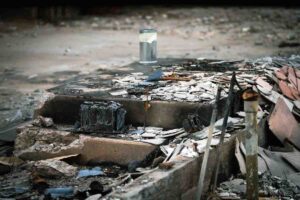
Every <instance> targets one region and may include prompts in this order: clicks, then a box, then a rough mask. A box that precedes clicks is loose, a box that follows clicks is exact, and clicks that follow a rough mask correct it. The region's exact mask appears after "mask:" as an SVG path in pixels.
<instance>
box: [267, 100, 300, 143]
mask: <svg viewBox="0 0 300 200" xmlns="http://www.w3.org/2000/svg"><path fill="white" fill-rule="evenodd" d="M269 125H270V129H271V131H272V132H273V133H274V135H276V137H277V138H278V139H279V140H280V141H281V142H284V140H286V139H287V140H289V141H290V142H292V143H293V144H294V145H295V146H296V147H298V148H299V149H300V128H299V125H298V122H297V121H296V119H295V117H294V116H293V114H292V113H291V112H290V110H289V108H288V107H287V105H286V104H285V102H284V100H283V99H281V98H279V99H278V101H277V103H276V106H275V108H274V110H273V112H272V114H271V117H270V120H269Z"/></svg>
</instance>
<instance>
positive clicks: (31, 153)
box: [14, 127, 83, 160]
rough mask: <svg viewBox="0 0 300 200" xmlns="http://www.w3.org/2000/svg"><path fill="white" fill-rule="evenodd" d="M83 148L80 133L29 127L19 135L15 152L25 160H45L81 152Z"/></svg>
mask: <svg viewBox="0 0 300 200" xmlns="http://www.w3.org/2000/svg"><path fill="white" fill-rule="evenodd" d="M82 148H83V144H82V142H81V141H79V139H78V135H73V134H72V133H70V132H67V131H58V130H51V129H44V128H38V127H28V128H24V129H23V130H22V131H21V132H20V133H19V134H18V135H17V138H16V140H15V151H14V154H15V155H16V156H17V157H19V158H21V159H24V160H44V159H49V158H54V157H58V156H66V155H71V154H79V153H80V151H81V149H82Z"/></svg>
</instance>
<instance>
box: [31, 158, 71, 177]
mask: <svg viewBox="0 0 300 200" xmlns="http://www.w3.org/2000/svg"><path fill="white" fill-rule="evenodd" d="M34 168H35V172H36V173H37V174H38V175H40V176H42V177H49V178H52V177H53V178H59V177H61V176H68V177H73V176H75V174H76V172H77V167H74V166H72V165H69V164H68V163H66V162H64V161H61V160H55V159H47V160H40V161H37V162H35V163H34Z"/></svg>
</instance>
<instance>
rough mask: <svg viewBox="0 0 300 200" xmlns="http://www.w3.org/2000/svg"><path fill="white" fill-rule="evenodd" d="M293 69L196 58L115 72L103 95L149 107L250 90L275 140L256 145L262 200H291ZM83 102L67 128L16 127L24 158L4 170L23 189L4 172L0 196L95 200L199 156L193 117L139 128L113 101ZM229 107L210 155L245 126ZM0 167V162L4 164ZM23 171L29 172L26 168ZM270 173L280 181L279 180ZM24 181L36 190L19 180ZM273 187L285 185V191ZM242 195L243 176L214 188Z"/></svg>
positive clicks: (197, 118) (201, 141) (240, 151)
mask: <svg viewBox="0 0 300 200" xmlns="http://www.w3.org/2000/svg"><path fill="white" fill-rule="evenodd" d="M299 66H300V58H299V57H298V56H294V57H290V58H264V59H258V60H251V61H228V62H227V61H222V60H207V59H198V60H194V61H188V62H185V63H183V64H181V65H172V66H167V65H161V66H157V67H156V71H154V72H153V73H152V74H151V73H150V74H147V73H145V74H144V73H141V72H135V73H131V74H130V75H120V76H115V78H114V80H113V85H112V88H110V90H107V91H108V93H110V95H111V96H113V97H126V98H130V99H135V100H137V99H138V100H142V101H145V102H147V104H149V105H150V107H149V109H151V101H153V100H162V101H175V102H176V101H179V102H185V101H187V102H193V103H208V104H211V103H213V102H214V101H215V97H216V88H217V87H219V86H220V87H222V88H223V92H222V93H221V99H222V98H223V99H224V98H226V97H228V94H231V93H230V92H229V91H233V90H235V91H237V90H238V92H232V94H233V96H234V98H232V99H235V100H238V99H239V97H240V96H239V95H240V94H241V93H240V92H239V90H244V89H246V88H250V87H251V88H253V89H254V90H256V91H258V92H259V94H260V95H261V97H262V98H261V102H260V103H259V108H258V113H257V119H258V122H260V121H263V119H264V118H266V116H268V123H266V130H263V131H262V134H269V137H271V136H274V137H275V138H278V139H279V141H278V142H279V143H272V142H273V141H271V140H270V141H266V146H264V147H259V149H258V169H259V171H260V173H261V175H260V177H259V178H260V179H259V183H260V189H261V191H260V196H264V197H271V196H276V197H280V198H283V197H284V198H296V197H297V195H299V192H298V191H299V187H298V186H297V184H295V183H290V182H289V181H288V180H286V179H288V178H289V177H290V176H291V175H292V174H296V173H298V172H299V170H300V166H299V164H298V162H297V161H298V160H299V158H300V156H299V151H298V150H297V148H300V147H299V144H298V143H299V132H300V131H299V122H298V119H299V116H300V114H299V113H300V112H299V109H298V107H299V105H298V104H299V99H298V96H299V92H300V91H299V87H298V86H299V85H298V84H300V83H299V81H298V80H299V76H298V67H299ZM204 69H207V70H206V71H203V70H204ZM216 71H217V72H216ZM232 71H235V73H236V80H234V79H232V80H231V78H230V77H231V75H232ZM233 74H234V73H233ZM232 81H235V82H234V84H235V85H236V86H235V87H234V86H233V84H230V82H232ZM230 85H232V87H230ZM230 88H231V89H230ZM82 102H84V103H81V104H78V108H79V111H78V116H77V117H75V118H76V119H78V122H76V124H77V125H76V126H75V127H74V124H68V125H65V124H54V122H55V118H54V119H51V118H47V117H44V116H42V115H41V116H37V117H36V119H35V120H34V121H33V122H32V123H31V124H29V125H27V126H26V127H24V128H22V129H20V133H19V134H18V135H17V138H16V141H15V147H14V155H15V156H16V157H17V158H18V159H22V161H20V163H23V162H24V163H25V164H24V168H21V167H18V166H17V165H16V166H15V165H14V164H9V162H8V163H6V165H7V164H9V165H10V166H9V167H12V166H14V167H16V168H18V170H20V171H19V172H18V173H24V174H27V176H26V178H25V176H24V178H25V179H26V180H24V185H25V186H24V187H23V185H22V184H23V182H22V184H21V185H22V186H20V187H19V186H18V188H22V189H20V190H18V191H20V193H18V192H16V190H15V189H16V187H15V186H12V185H11V184H10V183H8V182H7V180H8V179H10V180H14V178H15V177H12V175H11V174H6V178H7V180H4V179H1V180H0V182H1V184H2V183H3V185H7V187H6V190H0V196H1V197H5V198H6V197H7V198H8V197H12V196H18V195H23V194H26V195H29V193H30V195H38V194H40V195H41V194H42V195H45V196H50V197H51V198H58V197H63V198H75V197H76V196H78V195H83V196H84V197H85V198H87V197H89V198H92V195H98V196H95V198H99V197H100V196H101V197H103V196H105V195H106V194H108V193H110V192H111V191H114V190H115V188H121V189H120V190H121V191H122V187H121V185H124V184H126V183H129V182H131V180H132V179H134V178H133V177H134V176H137V177H138V176H140V175H142V174H144V173H148V172H150V171H151V170H155V169H157V168H158V169H159V170H170V169H172V168H174V167H175V166H176V162H177V161H178V158H180V157H181V158H182V157H185V158H195V157H199V156H200V155H201V154H202V153H203V152H204V151H205V147H206V145H207V140H208V130H209V129H208V127H204V125H203V123H202V122H203V119H202V118H203V116H201V113H197V112H194V113H189V114H186V115H187V116H186V119H187V120H186V122H185V123H183V125H184V126H183V127H184V128H181V127H177V128H175V127H174V128H173V129H165V128H163V127H154V126H149V125H148V124H147V125H148V126H147V125H146V123H144V126H142V124H138V125H137V126H133V125H132V124H130V122H128V121H126V119H127V111H126V109H125V108H124V107H123V106H122V105H121V104H120V103H118V102H117V101H82ZM232 102H233V100H232ZM235 104H236V106H235V108H232V109H231V107H229V108H230V109H229V108H227V110H228V116H229V117H228V119H227V117H225V118H220V117H221V116H218V120H217V121H216V122H215V127H214V129H213V130H212V138H211V144H210V145H209V149H213V148H215V147H216V146H218V145H220V143H222V141H223V139H224V140H225V142H226V141H229V140H230V139H231V138H233V137H235V136H236V135H235V134H236V133H237V132H242V131H243V129H244V128H245V116H246V114H245V112H244V111H243V110H241V106H240V105H239V104H238V101H236V102H235ZM144 105H145V104H144ZM141 111H142V110H141ZM128 114H129V113H128ZM130 114H132V113H130ZM75 118H74V119H75ZM224 119H225V120H224ZM74 121H75V120H74ZM224 122H226V124H225V125H226V126H224ZM62 123H63V122H62ZM287 125H288V126H287ZM66 127H72V128H66ZM222 131H223V132H222ZM221 133H222V134H221ZM223 136H224V138H223ZM269 137H268V138H269ZM236 140H237V139H236ZM243 143H244V142H243V140H241V142H240V141H238V140H237V142H236V149H235V156H236V158H237V161H238V164H239V166H240V171H241V173H242V174H245V172H246V169H245V168H246V165H245V148H244V144H243ZM280 143H281V144H280ZM287 143H291V144H292V145H294V146H295V148H292V150H291V149H289V151H287V152H279V151H277V152H276V151H273V150H270V148H268V147H270V146H276V145H277V147H278V146H280V145H285V144H287ZM220 153H222V152H220ZM0 164H2V165H5V163H4V160H3V162H1V163H0ZM107 164H108V167H107ZM30 165H32V166H33V168H32V169H29V166H30ZM33 169H34V171H33ZM33 172H34V173H33ZM136 174H138V175H136ZM268 174H270V175H268ZM277 176H278V177H280V178H278V179H277V178H276V177H277ZM295 177H297V176H295ZM240 178H242V177H240ZM31 179H33V180H34V181H33V182H34V186H35V187H37V186H39V187H38V188H39V189H34V187H33V185H31V183H28V184H27V182H28V181H29V180H31ZM268 179H270V180H271V181H272V182H270V183H268V184H267V183H265V181H266V180H268ZM296 180H297V179H296ZM26 181H27V182H26ZM147 181H148V180H147ZM25 183H26V184H27V185H26V184H25ZM280 187H283V188H285V189H284V191H281V190H282V189H280ZM4 189H5V188H4ZM12 191H14V192H12ZM245 193H246V192H245V181H244V180H243V179H233V180H229V181H227V182H225V183H222V184H221V185H220V187H219V188H218V195H219V196H220V197H221V198H223V199H230V198H231V199H240V198H243V197H244V196H245Z"/></svg>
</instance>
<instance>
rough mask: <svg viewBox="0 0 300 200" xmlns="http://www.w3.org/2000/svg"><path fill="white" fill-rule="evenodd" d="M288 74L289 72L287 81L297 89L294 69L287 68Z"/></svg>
mask: <svg viewBox="0 0 300 200" xmlns="http://www.w3.org/2000/svg"><path fill="white" fill-rule="evenodd" d="M288 72H289V74H288V80H289V82H290V83H291V84H292V85H293V86H294V87H295V88H298V83H297V77H296V74H295V70H294V68H292V67H289V69H288Z"/></svg>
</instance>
